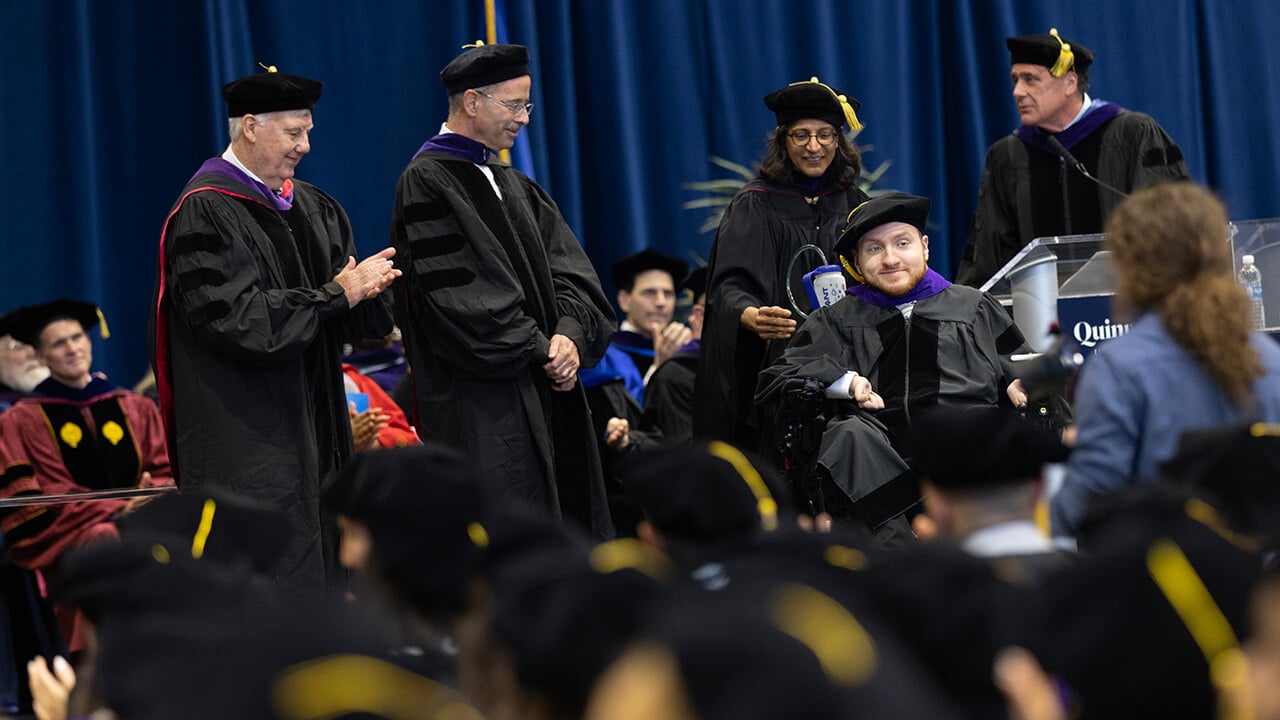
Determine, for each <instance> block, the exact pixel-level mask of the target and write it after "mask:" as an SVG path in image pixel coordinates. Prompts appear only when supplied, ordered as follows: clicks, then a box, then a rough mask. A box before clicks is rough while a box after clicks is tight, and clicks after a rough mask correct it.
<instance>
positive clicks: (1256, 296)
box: [1239, 255, 1267, 330]
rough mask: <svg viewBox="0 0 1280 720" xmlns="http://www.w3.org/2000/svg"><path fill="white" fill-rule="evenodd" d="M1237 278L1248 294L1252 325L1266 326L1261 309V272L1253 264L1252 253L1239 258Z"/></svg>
mask: <svg viewBox="0 0 1280 720" xmlns="http://www.w3.org/2000/svg"><path fill="white" fill-rule="evenodd" d="M1239 280H1240V285H1241V286H1242V287H1243V288H1244V291H1245V292H1247V293H1248V294H1249V307H1250V313H1249V314H1250V317H1251V318H1252V320H1253V327H1254V328H1255V329H1258V330H1261V329H1262V328H1264V327H1266V326H1267V321H1266V317H1265V316H1264V313H1263V309H1262V272H1261V271H1259V270H1258V266H1257V265H1254V264H1253V256H1252V255H1245V256H1244V257H1242V258H1240V277H1239Z"/></svg>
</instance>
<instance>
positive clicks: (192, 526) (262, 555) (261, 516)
mask: <svg viewBox="0 0 1280 720" xmlns="http://www.w3.org/2000/svg"><path fill="white" fill-rule="evenodd" d="M116 525H117V527H119V529H120V536H121V537H123V538H137V539H138V540H139V541H144V542H150V543H159V544H161V545H163V546H164V547H165V548H166V550H167V552H168V553H169V554H170V555H172V554H182V555H186V556H188V557H190V558H191V559H193V560H201V561H203V562H205V563H211V562H212V563H222V564H227V565H237V564H244V565H245V566H246V567H248V568H250V569H252V570H253V571H255V572H260V573H265V572H268V571H270V570H271V568H273V567H274V566H275V562H276V560H277V559H278V558H279V557H280V554H281V553H282V552H283V551H284V549H285V547H286V546H287V544H288V542H289V537H290V532H291V531H290V529H289V524H288V519H287V518H286V517H285V516H284V515H283V514H282V513H281V512H280V511H278V510H276V509H274V508H271V507H268V506H266V505H263V504H260V503H259V502H257V501H254V500H252V499H249V498H245V497H242V496H238V495H231V494H229V493H226V492H223V491H218V490H214V489H211V488H201V489H194V488H188V489H184V490H182V491H180V492H175V493H166V494H164V495H160V496H158V497H155V498H152V499H151V500H149V501H147V502H146V503H144V504H142V505H140V506H139V507H138V508H137V509H135V510H133V511H131V512H128V513H125V514H123V515H121V516H120V518H119V519H118V520H117V521H116Z"/></svg>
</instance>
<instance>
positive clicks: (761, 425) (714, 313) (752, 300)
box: [693, 178, 867, 450]
mask: <svg viewBox="0 0 1280 720" xmlns="http://www.w3.org/2000/svg"><path fill="white" fill-rule="evenodd" d="M865 200H867V195H866V193H864V192H862V191H861V190H859V189H858V188H857V187H848V188H844V187H831V188H828V189H826V190H823V191H820V192H818V193H817V194H813V195H809V196H806V195H805V194H804V193H803V192H801V191H800V190H798V189H795V188H792V187H785V186H780V185H776V184H774V183H770V182H768V181H765V180H763V179H761V178H757V179H755V180H753V181H751V182H750V183H748V184H747V185H746V186H745V187H744V188H743V189H742V190H741V191H740V192H739V193H738V194H737V196H736V197H734V199H733V202H732V203H730V205H729V207H728V208H727V209H726V210H725V213H724V217H723V218H721V220H720V227H719V229H717V231H716V239H715V241H714V243H713V244H712V247H711V259H710V261H709V263H708V266H707V305H706V308H707V309H706V322H705V324H704V326H703V331H702V352H701V356H700V358H699V361H698V370H697V381H696V384H695V390H694V411H693V433H694V435H696V436H698V437H701V438H706V439H709V440H725V441H730V442H735V443H737V444H738V445H740V446H742V447H746V448H749V449H753V450H755V449H765V450H770V449H771V448H770V447H769V444H770V443H772V442H773V441H774V438H773V437H772V434H773V433H772V419H771V418H772V411H771V410H770V409H769V408H759V407H756V405H755V403H754V402H753V400H752V396H753V395H754V393H755V386H756V377H757V375H758V374H759V373H760V371H761V370H763V369H764V368H767V367H769V366H770V365H772V364H773V363H774V361H775V360H777V358H778V356H780V355H781V354H782V350H783V348H784V347H786V342H785V341H768V342H766V341H764V340H761V339H760V337H759V336H758V335H756V334H754V333H751V332H748V331H746V330H744V329H743V328H742V327H741V326H740V325H739V324H738V323H739V321H740V320H741V318H742V312H743V311H744V310H746V309H747V308H749V307H766V306H773V305H776V306H778V307H783V308H788V309H791V307H792V306H791V301H790V300H789V299H788V297H787V287H788V284H790V286H791V288H792V294H793V295H794V296H795V299H796V302H797V303H799V305H800V308H801V309H802V310H804V311H805V312H808V311H809V309H810V308H809V302H808V298H807V297H806V296H805V293H804V290H803V286H802V285H801V281H800V278H801V276H802V275H804V273H806V272H808V271H810V270H812V269H813V268H814V267H816V266H817V265H819V264H821V259H820V258H819V257H818V255H817V254H816V253H812V252H804V253H803V254H801V255H800V256H799V259H797V260H796V262H795V266H794V269H793V270H792V272H791V273H790V276H788V274H787V266H788V264H790V263H791V261H792V259H793V258H794V257H796V254H797V252H799V251H800V248H801V247H803V246H805V245H815V246H817V247H818V248H820V249H821V250H822V252H823V253H824V254H825V255H826V258H827V261H828V262H830V263H834V262H835V261H836V260H835V257H834V256H833V254H832V248H833V247H834V246H835V242H836V239H837V238H838V237H839V235H840V230H841V229H842V228H843V227H844V224H845V219H846V217H847V216H848V215H849V211H850V210H852V209H853V208H855V207H857V206H858V205H859V204H861V203H862V202H863V201H865ZM792 313H793V314H792V317H793V319H795V320H796V321H797V322H799V321H800V319H801V318H800V317H799V316H798V315H795V314H794V313H795V311H794V309H793V310H792Z"/></svg>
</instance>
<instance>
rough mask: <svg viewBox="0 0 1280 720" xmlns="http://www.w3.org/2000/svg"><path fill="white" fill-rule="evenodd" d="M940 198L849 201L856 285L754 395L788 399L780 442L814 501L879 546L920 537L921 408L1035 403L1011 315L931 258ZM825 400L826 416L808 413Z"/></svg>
mask: <svg viewBox="0 0 1280 720" xmlns="http://www.w3.org/2000/svg"><path fill="white" fill-rule="evenodd" d="M929 206H930V203H929V200H928V199H927V198H923V197H917V196H914V195H908V194H906V193H890V194H887V195H883V196H880V197H877V198H875V199H872V200H869V201H867V202H865V203H863V204H862V205H859V206H858V207H857V208H854V210H853V211H852V212H851V213H849V217H848V220H847V222H846V224H845V229H844V231H843V232H842V233H841V236H840V239H839V240H838V241H837V243H836V246H835V252H836V253H837V254H838V255H839V257H840V263H841V264H842V265H843V266H844V268H845V270H846V271H847V272H848V273H849V274H850V276H852V278H853V280H854V285H853V286H851V287H850V288H849V290H848V294H847V295H846V296H845V297H844V298H842V299H841V300H839V301H838V302H836V303H834V304H833V305H831V306H829V307H826V308H821V309H819V310H817V311H815V312H814V313H813V314H812V315H810V316H809V318H808V320H806V321H805V323H804V324H803V325H802V326H801V327H800V328H799V329H798V330H797V331H796V333H795V335H794V336H793V337H792V339H791V342H790V343H789V344H788V346H787V349H786V351H785V352H784V353H783V355H782V357H781V358H780V359H779V360H778V362H776V363H775V364H774V365H773V366H772V367H770V368H768V369H766V370H764V371H762V372H761V373H760V379H759V384H758V385H757V388H756V402H763V401H770V400H771V401H774V402H777V403H779V405H780V406H781V407H782V408H783V409H782V410H781V411H780V413H779V414H780V417H779V418H778V421H779V422H778V426H779V428H781V430H782V433H783V437H782V438H780V446H781V450H782V453H783V456H784V460H785V461H786V462H787V465H788V468H789V470H790V472H791V476H792V478H793V482H795V483H797V485H798V487H797V490H798V491H799V492H800V493H801V494H802V495H804V496H805V497H804V499H805V500H807V501H808V502H809V504H810V507H811V508H812V509H813V511H814V512H815V513H817V512H827V513H829V514H830V515H831V516H832V517H833V518H834V519H835V522H836V523H837V524H849V525H856V526H862V527H864V528H865V529H867V530H868V531H870V533H871V534H872V535H873V537H874V539H875V541H876V542H877V543H879V544H881V545H895V544H901V543H904V542H910V541H912V539H913V538H914V535H913V534H912V532H911V527H910V518H911V517H912V516H913V515H914V514H916V513H918V512H919V507H920V487H919V482H918V479H917V476H916V473H915V471H914V470H913V469H912V457H913V456H914V455H916V454H918V453H925V452H928V448H912V447H910V446H909V445H910V440H909V439H910V433H909V432H908V430H909V428H910V427H911V421H912V417H913V416H914V415H917V414H919V413H921V412H923V411H925V410H928V409H929V408H933V407H936V406H940V405H941V406H948V407H971V406H994V405H999V404H1006V405H1007V404H1009V403H1012V404H1013V405H1014V406H1016V407H1022V406H1024V405H1025V404H1026V402H1027V397H1026V393H1025V392H1023V389H1022V384H1021V383H1020V382H1019V381H1018V380H1016V379H1015V378H1014V377H1013V372H1012V363H1011V362H1010V360H1009V356H1010V355H1011V354H1012V353H1013V352H1015V351H1016V350H1018V349H1019V348H1020V347H1021V346H1022V345H1023V337H1022V333H1021V332H1020V331H1019V330H1018V328H1017V327H1016V326H1014V324H1013V320H1012V318H1011V317H1010V316H1009V313H1008V312H1007V311H1006V310H1005V309H1004V308H1003V307H1001V305H1000V303H999V301H997V300H996V299H995V298H993V297H991V296H990V295H988V294H986V293H984V292H981V291H979V290H976V289H974V288H971V287H965V286H961V285H952V284H951V283H950V282H948V281H947V280H946V279H945V278H943V277H942V276H941V275H939V274H938V273H936V272H934V271H933V270H931V269H929V267H928V260H929V238H928V236H926V235H925V234H924V228H925V223H926V221H927V220H928V216H929ZM818 388H820V390H821V395H820V396H819V395H818V392H817V389H818ZM819 404H820V405H821V411H822V412H821V417H824V418H825V419H826V421H827V422H826V424H825V427H824V428H818V427H815V426H813V425H812V424H811V423H812V422H813V418H814V417H815V412H814V411H816V410H818V409H819ZM788 430H789V432H788ZM819 433H820V434H819ZM814 445H816V446H817V447H816V448H814V447H813V446H814ZM805 446H808V447H805ZM815 451H816V458H814V457H812V456H811V454H812V453H814V452H815ZM807 455H809V456H810V457H806V456H807ZM810 468H811V469H810Z"/></svg>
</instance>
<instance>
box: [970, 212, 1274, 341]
mask: <svg viewBox="0 0 1280 720" xmlns="http://www.w3.org/2000/svg"><path fill="white" fill-rule="evenodd" d="M1105 237H1106V236H1105V235H1103V234H1101V233H1096V234H1092V235H1059V236H1053V237H1042V238H1036V239H1035V240H1032V241H1031V242H1030V243H1028V244H1027V246H1026V247H1024V248H1023V249H1022V250H1021V251H1020V252H1019V253H1018V254H1017V255H1015V256H1014V257H1013V259H1011V260H1010V261H1009V262H1008V263H1005V265H1004V267H1002V268H1000V270H999V271H998V272H997V273H996V274H995V275H994V276H992V278H991V279H990V280H988V281H987V282H986V284H984V285H983V286H982V289H983V290H986V291H987V292H989V293H991V294H992V295H994V296H995V297H996V298H998V299H999V300H1000V301H1001V302H1002V303H1004V304H1006V305H1008V306H1011V307H1012V309H1013V319H1014V323H1016V324H1017V326H1018V328H1019V329H1020V330H1021V331H1022V334H1023V335H1024V336H1025V337H1026V338H1027V343H1028V344H1029V345H1030V346H1031V349H1032V350H1034V351H1036V352H1043V351H1044V350H1046V349H1047V348H1048V345H1049V343H1050V342H1051V340H1052V336H1051V335H1050V333H1049V328H1050V326H1051V325H1052V324H1053V323H1055V322H1056V323H1058V326H1059V327H1060V328H1061V331H1062V332H1063V333H1064V334H1066V335H1068V336H1070V337H1072V338H1074V339H1075V341H1076V342H1077V343H1078V344H1079V345H1080V349H1081V352H1083V353H1085V354H1086V355H1088V354H1089V353H1091V352H1092V351H1093V350H1094V349H1096V347H1097V345H1098V344H1099V343H1101V342H1105V341H1107V340H1110V339H1112V338H1115V337H1119V336H1120V335H1123V334H1124V333H1125V331H1126V330H1127V329H1128V324H1127V323H1128V322H1129V320H1130V319H1129V318H1118V317H1113V316H1112V313H1111V296H1112V295H1114V294H1115V282H1116V275H1115V269H1114V268H1113V267H1112V264H1111V257H1110V253H1109V252H1107V251H1106V250H1104V249H1103V240H1104V239H1105ZM1227 237H1228V242H1229V243H1230V245H1231V257H1232V263H1233V272H1238V271H1239V270H1240V258H1241V257H1243V256H1244V255H1253V257H1254V262H1255V263H1256V264H1257V266H1258V269H1259V270H1260V271H1261V272H1262V299H1263V309H1264V312H1265V317H1266V321H1267V327H1268V328H1269V329H1270V328H1277V329H1280V218H1269V219H1261V220H1241V221H1237V222H1232V223H1229V224H1228V228H1227Z"/></svg>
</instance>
